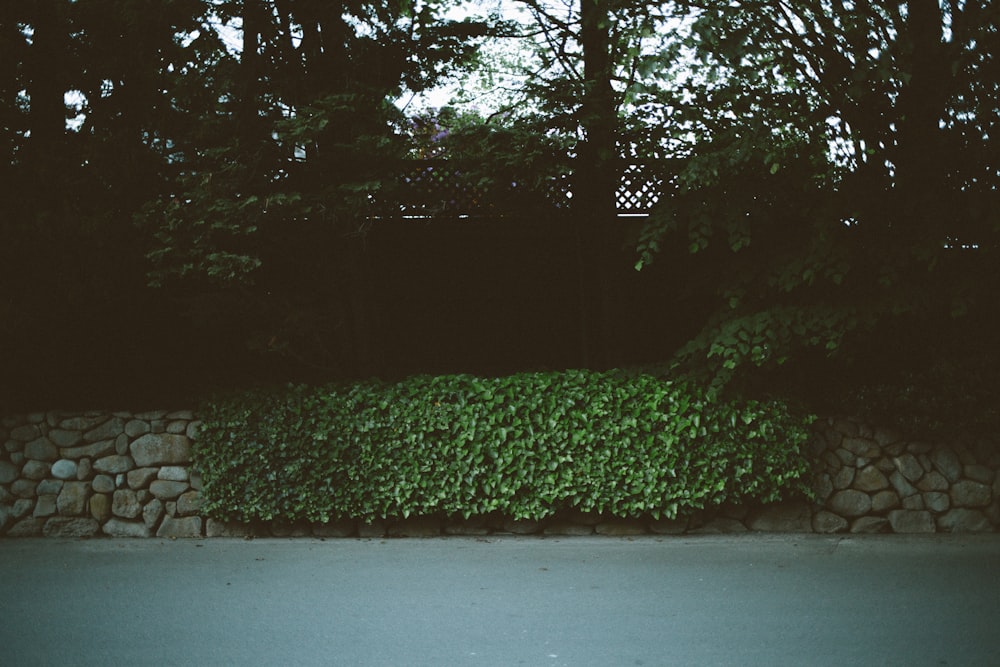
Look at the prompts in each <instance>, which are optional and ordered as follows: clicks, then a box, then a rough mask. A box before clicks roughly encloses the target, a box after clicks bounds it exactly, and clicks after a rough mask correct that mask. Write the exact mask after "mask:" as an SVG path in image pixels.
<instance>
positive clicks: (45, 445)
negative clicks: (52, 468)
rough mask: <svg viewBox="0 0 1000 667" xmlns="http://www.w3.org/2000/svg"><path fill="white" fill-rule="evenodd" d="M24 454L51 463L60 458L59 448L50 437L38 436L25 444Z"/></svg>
mask: <svg viewBox="0 0 1000 667" xmlns="http://www.w3.org/2000/svg"><path fill="white" fill-rule="evenodd" d="M24 456H25V457H27V458H29V459H33V460H35V461H46V462H48V463H51V462H53V461H55V460H56V459H57V458H59V448H58V447H56V446H55V445H53V444H52V442H50V441H49V439H48V438H36V439H35V440H32V441H31V442H29V443H28V444H26V445H25V446H24Z"/></svg>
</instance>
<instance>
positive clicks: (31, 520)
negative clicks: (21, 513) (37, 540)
mask: <svg viewBox="0 0 1000 667" xmlns="http://www.w3.org/2000/svg"><path fill="white" fill-rule="evenodd" d="M45 521H46V520H45V519H43V518H40V517H33V516H31V517H26V518H24V519H21V520H20V521H18V522H17V523H15V524H14V525H13V526H11V527H10V529H9V530H7V537H38V536H39V535H41V534H42V528H43V527H44V526H45Z"/></svg>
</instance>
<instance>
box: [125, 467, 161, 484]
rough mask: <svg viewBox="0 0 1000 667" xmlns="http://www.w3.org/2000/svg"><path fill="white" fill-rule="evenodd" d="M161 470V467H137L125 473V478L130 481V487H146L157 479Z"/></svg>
mask: <svg viewBox="0 0 1000 667" xmlns="http://www.w3.org/2000/svg"><path fill="white" fill-rule="evenodd" d="M159 472H160V469H159V468H136V469H135V470H129V471H128V473H126V474H125V479H126V480H127V481H128V486H129V488H130V489H145V488H147V487H148V486H149V484H150V482H152V481H153V480H155V479H156V476H157V475H158V474H159Z"/></svg>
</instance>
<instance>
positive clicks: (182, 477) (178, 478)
mask: <svg viewBox="0 0 1000 667" xmlns="http://www.w3.org/2000/svg"><path fill="white" fill-rule="evenodd" d="M156 478H157V479H165V480H167V481H170V482H186V481H188V470H187V468H183V467H181V466H163V467H162V468H160V472H159V473H157V475H156Z"/></svg>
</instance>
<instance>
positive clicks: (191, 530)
mask: <svg viewBox="0 0 1000 667" xmlns="http://www.w3.org/2000/svg"><path fill="white" fill-rule="evenodd" d="M156 536H157V537H201V517H200V516H187V517H183V518H175V517H170V516H165V517H163V523H161V524H160V527H159V529H158V530H157V531H156Z"/></svg>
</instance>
